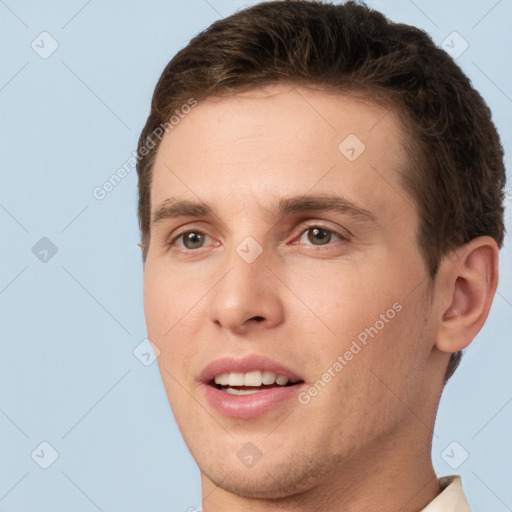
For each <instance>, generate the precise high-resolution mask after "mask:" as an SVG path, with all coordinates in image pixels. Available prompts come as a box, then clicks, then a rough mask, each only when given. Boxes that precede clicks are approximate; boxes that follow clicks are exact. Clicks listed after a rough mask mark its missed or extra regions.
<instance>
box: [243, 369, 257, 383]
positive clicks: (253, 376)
mask: <svg viewBox="0 0 512 512" xmlns="http://www.w3.org/2000/svg"><path fill="white" fill-rule="evenodd" d="M244 386H261V372H260V371H259V370H257V371H255V372H247V373H246V374H245V375H244Z"/></svg>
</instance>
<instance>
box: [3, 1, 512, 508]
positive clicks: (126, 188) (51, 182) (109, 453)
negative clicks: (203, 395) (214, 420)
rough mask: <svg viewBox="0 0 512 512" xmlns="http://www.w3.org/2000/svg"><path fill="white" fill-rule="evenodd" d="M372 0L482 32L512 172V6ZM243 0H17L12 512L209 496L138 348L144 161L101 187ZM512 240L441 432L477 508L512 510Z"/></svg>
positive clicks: (11, 245) (185, 501)
mask: <svg viewBox="0 0 512 512" xmlns="http://www.w3.org/2000/svg"><path fill="white" fill-rule="evenodd" d="M369 4H370V5H372V6H375V7H376V8H378V9H380V10H382V11H383V12H384V13H386V14H387V15H388V16H390V17H391V18H392V19H394V20H399V21H402V22H405V23H409V24H413V25H416V26H419V27H422V28H424V29H425V30H427V31H428V32H429V33H430V34H431V35H432V37H433V38H434V40H435V41H436V42H437V43H439V44H440V43H441V42H442V41H443V40H444V39H445V38H446V37H447V36H448V34H450V33H452V32H453V31H457V32H459V33H460V34H461V35H462V37H463V38H464V39H465V40H466V41H467V42H468V43H469V48H468V49H467V51H466V52H465V53H463V54H462V55H461V56H460V57H459V58H458V62H459V63H460V65H461V66H462V68H463V69H464V70H465V72H466V73H467V74H468V75H469V76H470V78H471V80H472V81H473V83H474V85H475V87H476V88H477V89H478V90H479V91H480V92H481V93H482V95H483V96H484V98H485V99H486V101H487V102H488V104H489V106H490V107H491V109H492V111H493V113H494V119H495V122H496V124H497V126H498V129H499V131H500V133H501V137H502V141H503V145H504V147H505V150H506V153H507V164H508V165H507V167H508V168H510V147H511V142H512V132H511V127H512V72H511V67H510V62H511V57H510V51H511V49H512V31H511V28H510V27H511V21H512V3H511V2H510V1H508V0H502V1H496V0H487V1H472V2H470V1H462V0H461V1H451V2H446V1H441V0H437V1H429V2H426V1H421V0H416V1H415V2H413V1H412V0H411V1H409V0H394V1H384V0H373V1H370V2H369ZM242 5H248V4H247V3H242V2H237V1H228V0H208V1H206V0H189V1H187V2H178V1H163V0H161V1H156V0H153V1H146V2H127V1H120V0H118V1H114V0H110V1H103V2H100V1H99V0H92V1H88V2H86V1H63V0H61V1H56V0H51V1H46V2H36V1H33V0H32V1H25V2H21V1H14V0H1V1H0V44H1V69H0V106H1V114H0V130H1V133H0V135H1V139H0V140H1V184H0V194H1V195H0V225H1V229H2V235H1V252H0V258H1V266H0V268H1V276H0V307H1V319H0V329H1V337H2V338H1V351H2V352H1V359H0V361H1V362H0V364H1V370H0V378H1V388H0V389H1V402H0V443H1V453H0V510H1V511H4V512H11V511H12V512H14V511H16V512H64V511H70V510H73V511H75V512H82V511H83V512H93V511H95V510H101V511H103V512H108V511H126V512H127V511H139V512H140V511H142V510H144V511H151V512H160V511H186V510H187V509H188V508H189V507H191V506H197V505H199V503H200V485H199V473H198V470H197V469H196V467H195V465H194V462H193V460H192V459H191V457H190V455H189V454H188V451H187V449H186V447H185V446H184V443H183V442H182V440H181V437H180V435H179V432H178V430H177V428H176V426H175V423H174V420H173V418H172V415H171V412H170V408H169V406H168V402H167V398H166V396H165V392H164V389H163V386H162V383H161V380H160V376H159V373H158V370H157V365H156V363H154V364H152V365H151V366H148V367H146V366H144V365H143V364H142V363H141V362H140V361H139V360H138V359H137V358H136V357H135V356H134V354H133V350H134V348H135V347H136V346H137V345H139V343H140V342H141V341H142V340H143V339H144V338H145V337H146V336H145V324H144V318H143V313H142V293H141V289H142V263H141V258H140V250H139V248H138V247H137V243H138V241H139V234H138V227H137V219H136V198H137V191H136V174H135V170H133V171H132V172H131V173H130V174H129V175H128V176H127V177H126V178H125V179H124V180H123V181H122V182H121V183H120V184H119V185H118V186H117V187H116V188H115V189H114V190H113V191H112V192H110V193H109V194H108V195H107V197H105V199H103V200H102V201H100V200H97V199H95V198H94V197H93V195H92V191H93V189H94V187H97V186H100V185H101V184H102V183H103V182H105V181H106V180H107V179H108V178H109V177H110V176H111V175H112V174H113V173H114V172H115V171H116V170H117V169H118V168H119V167H121V166H122V165H123V164H124V163H125V162H126V160H127V159H128V158H129V157H130V156H131V154H132V152H133V151H134V150H135V149H136V143H137V138H138V135H139V133H140V130H141V128H142V126H143V124H144V122H145V119H146V116H147V114H148V110H149V103H150V97H151V94H152V90H153V87H154V85H155V83H156V81H157V79H158V77H159V75H160V73H161V71H162V70H163V68H164V66H165V65H166V64H167V62H168V61H169V60H170V58H171V57H172V56H173V55H174V54H175V53H176V52H177V51H178V50H179V49H180V48H181V47H183V46H184V45H185V44H186V43H187V42H188V40H189V39H190V38H191V37H192V36H194V35H195V34H196V33H198V32H199V31H200V30H202V29H204V28H206V27H207V26H208V25H209V24H210V23H212V22H213V21H214V20H216V19H218V18H219V17H220V16H226V15H229V14H231V13H232V12H234V11H235V10H237V9H238V8H240V7H241V6H242ZM43 31H47V32H49V33H50V34H51V35H52V37H53V38H55V40H56V41H57V42H58V44H59V47H58V49H57V51H56V52H55V53H54V54H53V55H51V56H50V57H49V58H48V59H42V58H41V57H39V55H38V54H36V52H35V51H34V50H33V49H32V48H31V46H30V45H31V42H32V41H33V40H34V39H35V38H36V37H37V36H38V35H39V34H40V33H41V32H43ZM508 192H509V194H508V201H507V207H508V211H507V224H508V226H509V229H510V226H511V222H510V221H511V215H510V205H511V203H512V199H511V196H512V194H511V193H510V192H511V189H510V188H509V189H508ZM42 237H48V238H49V239H50V240H51V241H52V242H53V243H54V244H55V245H56V246H57V248H58V252H57V254H56V255H55V256H54V257H53V258H51V259H50V260H49V261H48V262H47V263H42V262H41V261H39V259H37V258H36V257H35V256H34V254H33V253H32V247H33V246H34V245H35V244H36V242H38V241H39V240H40V239H41V238H42ZM506 243H507V246H506V247H505V249H504V250H503V251H502V266H501V282H500V286H499V292H498V295H497V296H496V299H495V303H494V306H493V309H492V311H491V314H490V318H489V320H488V322H487V324H486V326H485V327H484V329H483V331H482V332H481V334H480V335H479V336H478V337H477V339H476V340H475V342H474V343H473V345H472V346H471V348H470V349H469V350H468V351H467V353H466V355H465V357H464V360H463V363H462V366H461V368H460V369H459V371H458V372H457V373H456V375H455V377H454V378H453V379H452V381H451V382H450V383H449V384H448V386H447V388H446V390H445V393H444V395H443V398H442V402H441V407H440V410H439V414H438V422H437V425H436V428H435V435H434V445H433V460H434V463H435V468H436V471H438V473H439V474H440V475H446V474H453V473H459V474H461V475H462V477H463V483H464V486H465V489H466V492H467V494H468V496H469V499H470V502H471V504H472V506H473V508H474V510H475V511H486V512H502V511H505V510H512V486H511V485H510V484H511V481H512V443H511V442H510V431H511V424H512V403H511V402H512V378H511V374H510V367H511V360H512V357H511V356H512V344H511V343H510V341H511V323H512V322H511V317H512V286H511V284H512V265H511V258H510V248H509V247H508V245H509V243H510V237H508V238H507V240H506ZM42 441H47V442H48V443H50V444H51V445H52V446H53V447H54V448H55V449H56V450H57V452H58V454H59V457H58V459H57V460H56V461H55V463H54V464H53V465H52V466H50V467H49V468H48V469H46V470H45V469H41V468H40V467H39V466H38V465H37V464H36V463H35V462H34V460H32V458H31V453H32V451H33V450H34V449H35V448H36V447H38V446H39V444H40V443H41V442H42ZM453 441H456V442H457V443H458V444H459V445H460V446H461V447H463V449H464V450H466V451H467V452H468V453H469V457H468V459H467V460H466V461H465V462H464V463H463V464H462V465H461V466H460V467H459V468H458V469H456V470H454V469H452V468H450V466H449V465H448V464H447V463H446V462H445V460H444V459H443V458H442V457H441V453H442V452H443V450H444V449H445V448H446V447H447V446H448V445H450V443H452V442H453ZM454 453H455V456H456V457H461V454H462V453H463V452H462V451H461V449H460V448H458V446H456V449H455V452H454ZM46 454H48V451H47V452H46Z"/></svg>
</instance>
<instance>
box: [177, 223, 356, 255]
mask: <svg viewBox="0 0 512 512" xmlns="http://www.w3.org/2000/svg"><path fill="white" fill-rule="evenodd" d="M315 228H317V229H321V230H323V231H326V232H327V233H331V234H333V235H335V236H337V237H338V238H339V239H340V240H336V242H348V241H349V237H348V236H347V235H346V234H342V233H340V232H339V231H336V230H334V229H331V228H328V227H327V226H324V225H322V224H311V225H310V226H307V227H305V228H304V229H303V230H302V231H301V232H300V233H299V235H298V236H297V237H295V239H297V238H298V239H300V238H302V235H304V234H305V233H307V232H308V231H309V230H311V229H315ZM188 233H198V234H201V235H204V236H208V237H209V235H208V234H207V233H205V232H204V231H201V230H200V229H190V228H189V229H186V230H184V231H181V232H180V233H178V234H176V235H175V236H174V237H173V238H172V239H171V240H169V242H168V243H167V245H168V246H170V247H172V246H173V245H174V244H175V242H177V241H178V240H179V239H180V238H182V237H183V236H184V235H186V234H188ZM210 238H211V237H210ZM294 245H298V242H296V243H294ZM308 245H311V247H314V248H315V249H316V250H322V248H323V247H326V246H330V245H333V243H331V242H330V241H329V243H327V244H325V245H313V244H308ZM198 249H203V247H198V248H197V249H187V248H186V247H185V248H180V249H179V250H181V251H183V252H193V251H197V250H198Z"/></svg>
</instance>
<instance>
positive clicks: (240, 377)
mask: <svg viewBox="0 0 512 512" xmlns="http://www.w3.org/2000/svg"><path fill="white" fill-rule="evenodd" d="M213 380H214V381H215V384H217V385H219V386H230V387H232V386H251V387H259V386H262V385H265V386H270V385H272V384H274V382H275V383H276V384H278V385H279V386H286V384H288V382H290V379H288V377H285V376H284V375H277V374H276V373H274V372H269V371H260V370H254V371H252V372H247V373H239V372H231V373H221V374H219V375H216V376H215V378H214V379H213ZM292 383H293V381H292ZM243 391H244V393H237V394H249V393H246V391H248V390H243ZM251 392H252V391H251ZM233 394H235V393H233Z"/></svg>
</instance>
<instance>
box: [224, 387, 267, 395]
mask: <svg viewBox="0 0 512 512" xmlns="http://www.w3.org/2000/svg"><path fill="white" fill-rule="evenodd" d="M224 391H226V393H227V394H228V395H254V393H259V390H258V389H236V388H226V389H225V390H224Z"/></svg>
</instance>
